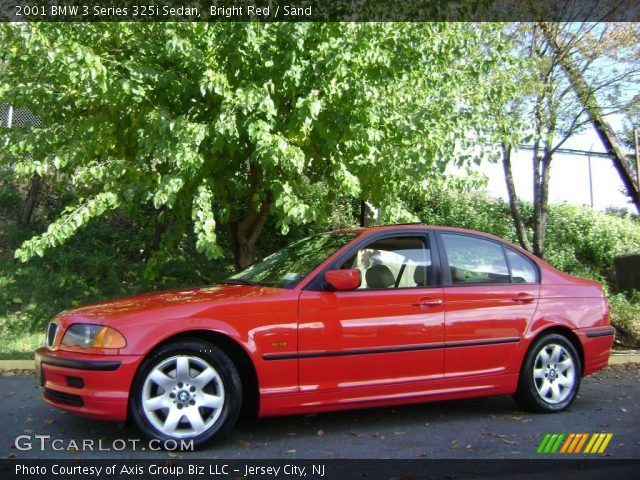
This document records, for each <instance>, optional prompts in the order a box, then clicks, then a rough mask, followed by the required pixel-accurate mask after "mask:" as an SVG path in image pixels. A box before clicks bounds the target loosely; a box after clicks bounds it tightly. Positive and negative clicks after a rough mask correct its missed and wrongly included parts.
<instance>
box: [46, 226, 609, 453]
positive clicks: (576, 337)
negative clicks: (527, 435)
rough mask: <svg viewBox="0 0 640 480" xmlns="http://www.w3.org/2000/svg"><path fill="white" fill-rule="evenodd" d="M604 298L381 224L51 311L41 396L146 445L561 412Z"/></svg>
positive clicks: (586, 284)
mask: <svg viewBox="0 0 640 480" xmlns="http://www.w3.org/2000/svg"><path fill="white" fill-rule="evenodd" d="M608 317H609V315H608V308H607V303H606V300H605V298H604V295H603V292H602V289H601V287H600V285H599V284H598V283H596V282H594V281H591V280H586V279H582V278H577V277H573V276H570V275H567V274H564V273H562V272H560V271H558V270H556V269H554V268H553V267H551V266H550V265H548V264H547V263H545V262H544V261H542V260H540V259H539V258H536V257H535V256H532V255H531V254H529V253H528V252H526V251H524V250H522V249H520V248H518V247H516V246H514V245H512V244H510V243H508V242H506V241H504V240H501V239H499V238H496V237H493V236H491V235H487V234H483V233H479V232H474V231H469V230H463V229H457V228H448V227H433V226H424V225H392V226H384V227H376V228H362V229H353V230H341V231H335V232H330V233H325V234H320V235H316V236H312V237H309V238H306V239H304V240H300V241H298V242H296V243H294V244H292V245H290V246H288V247H287V248H285V249H283V250H280V251H279V252H277V253H274V254H273V255H271V256H269V257H267V258H265V259H264V260H262V261H260V262H258V263H256V264H254V265H252V266H251V267H249V268H247V269H246V270H244V271H242V272H240V273H238V274H236V275H234V276H232V277H230V278H228V279H226V280H224V281H223V282H221V283H220V284H218V285H213V286H209V287H204V288H185V289H181V290H172V291H167V292H161V293H150V294H144V295H137V296H133V297H128V298H122V299H116V300H110V301H106V302H102V303H94V304H91V305H87V306H84V307H81V308H77V309H74V310H70V311H66V312H62V313H61V314H59V315H58V316H56V317H55V318H54V319H53V321H52V322H51V323H50V325H49V327H48V330H47V334H46V345H45V346H44V347H42V348H40V349H38V350H37V351H36V367H37V372H38V375H39V379H40V383H41V385H42V387H43V395H44V399H45V400H46V401H47V402H48V403H50V404H51V405H55V406H57V407H60V408H63V409H66V410H69V411H71V412H73V413H76V414H78V415H82V416H86V417H91V418H97V419H104V420H113V421H125V420H127V419H130V420H132V421H133V422H135V423H136V425H137V426H138V427H139V428H140V430H141V431H142V432H143V433H144V434H145V435H146V436H148V437H151V438H157V439H163V440H167V439H189V440H193V444H194V445H200V444H202V443H205V442H207V441H209V440H211V439H213V438H214V437H219V436H221V435H222V434H224V433H225V432H227V431H229V429H230V428H231V427H232V426H233V424H234V422H235V421H236V419H237V418H238V415H239V414H240V412H241V410H245V411H249V412H253V413H256V414H258V415H259V416H270V415H286V414H300V413H308V412H320V411H329V410H339V409H349V408H362V407H374V406H382V405H397V404H406V403H418V402H427V401H433V400H447V399H454V398H465V397H475V396H481V395H498V394H512V395H513V396H514V398H515V399H516V400H517V401H518V402H519V403H520V404H521V405H522V406H523V407H525V408H527V409H530V410H534V411H538V412H557V411H560V410H563V409H565V408H567V407H568V406H569V405H571V403H572V402H573V400H574V399H575V398H576V395H577V393H578V388H579V386H580V379H581V378H582V377H583V376H585V375H589V374H590V373H593V372H595V371H597V370H599V369H601V368H603V367H604V366H605V365H606V364H607V361H608V358H609V354H610V351H611V346H612V344H613V339H614V329H613V328H612V327H611V326H610V324H609V318H608Z"/></svg>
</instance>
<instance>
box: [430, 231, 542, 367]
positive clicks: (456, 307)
mask: <svg viewBox="0 0 640 480" xmlns="http://www.w3.org/2000/svg"><path fill="white" fill-rule="evenodd" d="M439 238H440V245H441V250H442V252H443V253H442V257H443V258H442V263H443V282H444V284H445V285H444V301H445V343H446V350H445V358H444V374H445V377H456V376H464V375H482V374H496V373H500V372H503V371H504V370H505V369H507V368H508V367H509V366H510V364H511V362H512V360H513V359H514V357H515V354H516V352H517V350H518V346H519V342H520V341H521V340H522V338H523V336H524V333H525V331H526V328H527V325H528V323H529V321H530V320H531V318H532V316H533V314H534V312H535V309H536V306H537V302H538V297H539V292H540V285H539V283H538V278H539V273H538V271H537V267H536V266H535V264H534V263H533V262H532V261H531V260H529V259H528V258H526V257H525V256H524V255H522V254H521V253H519V252H517V251H515V250H513V249H511V248H510V247H507V246H506V245H503V244H502V243H500V242H498V241H494V240H491V239H487V238H484V237H480V236H474V235H469V234H463V233H458V232H441V233H440V234H439Z"/></svg>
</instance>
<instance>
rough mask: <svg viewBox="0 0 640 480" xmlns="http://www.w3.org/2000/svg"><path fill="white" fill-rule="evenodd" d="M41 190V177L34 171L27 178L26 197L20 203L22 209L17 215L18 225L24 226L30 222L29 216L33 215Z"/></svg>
mask: <svg viewBox="0 0 640 480" xmlns="http://www.w3.org/2000/svg"><path fill="white" fill-rule="evenodd" d="M41 190H42V177H41V176H40V175H38V174H37V173H34V174H33V176H32V177H31V179H30V180H29V186H28V187H27V198H26V199H25V201H24V204H23V205H22V209H21V210H20V215H19V216H18V225H20V226H21V227H24V226H26V225H29V224H30V223H31V217H32V216H33V211H34V210H35V208H36V205H37V204H38V197H39V196H40V191H41Z"/></svg>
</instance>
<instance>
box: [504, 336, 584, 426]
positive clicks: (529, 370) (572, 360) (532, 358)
mask: <svg viewBox="0 0 640 480" xmlns="http://www.w3.org/2000/svg"><path fill="white" fill-rule="evenodd" d="M581 375H582V366H581V364H580V357H579V356H578V352H577V351H576V349H575V347H574V346H573V344H572V343H571V342H570V341H569V340H568V339H567V338H566V337H564V336H562V335H558V334H549V335H545V336H544V337H542V338H540V339H539V340H537V341H536V342H535V343H534V344H533V346H532V347H531V349H530V350H529V352H528V353H527V356H526V358H525V361H524V364H523V366H522V371H521V372H520V378H519V381H518V390H517V392H516V394H515V395H514V398H515V399H516V401H517V402H518V403H519V404H520V405H521V406H522V407H524V408H526V409H528V410H532V411H535V412H545V413H551V412H559V411H561V410H564V409H566V408H567V407H569V405H571V403H572V402H573V401H574V400H575V398H576V396H577V394H578V389H579V388H580V377H581Z"/></svg>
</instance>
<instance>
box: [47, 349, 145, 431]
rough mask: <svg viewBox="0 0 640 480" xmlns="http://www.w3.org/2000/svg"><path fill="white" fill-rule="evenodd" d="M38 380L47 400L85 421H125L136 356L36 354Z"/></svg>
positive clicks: (52, 352) (51, 352)
mask: <svg viewBox="0 0 640 480" xmlns="http://www.w3.org/2000/svg"><path fill="white" fill-rule="evenodd" d="M35 361H36V378H37V379H38V381H39V383H40V385H41V386H42V387H43V389H44V391H43V398H44V400H45V401H46V402H47V403H49V404H51V405H53V406H56V407H59V408H62V409H64V410H68V411H70V412H73V413H75V414H77V415H81V416H83V417H88V418H95V419H99V420H111V421H124V420H126V418H127V405H128V400H129V391H130V389H131V383H132V381H133V377H134V375H135V372H136V370H137V369H138V366H139V364H140V362H141V361H142V357H141V356H137V355H108V356H107V355H90V354H82V353H76V352H64V351H59V350H58V351H53V350H49V349H48V348H46V347H41V348H39V349H38V350H36V353H35Z"/></svg>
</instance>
